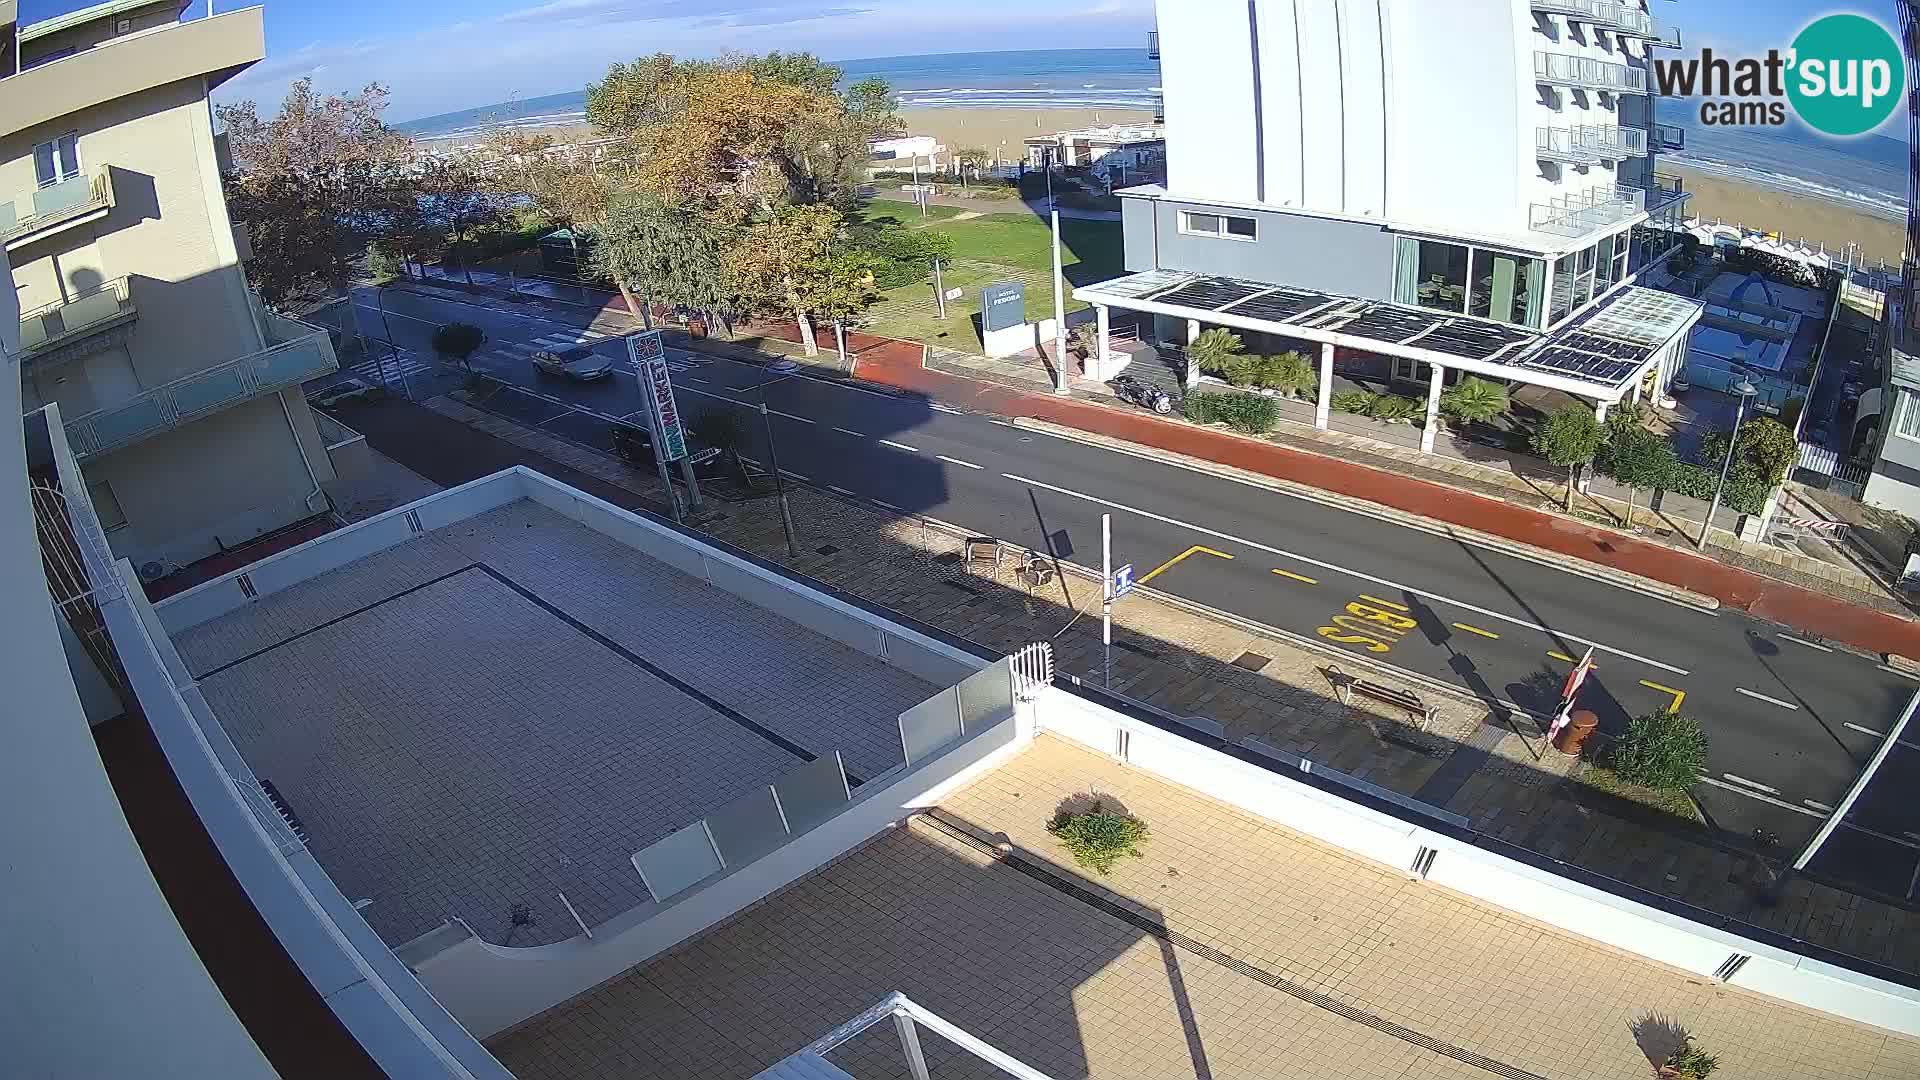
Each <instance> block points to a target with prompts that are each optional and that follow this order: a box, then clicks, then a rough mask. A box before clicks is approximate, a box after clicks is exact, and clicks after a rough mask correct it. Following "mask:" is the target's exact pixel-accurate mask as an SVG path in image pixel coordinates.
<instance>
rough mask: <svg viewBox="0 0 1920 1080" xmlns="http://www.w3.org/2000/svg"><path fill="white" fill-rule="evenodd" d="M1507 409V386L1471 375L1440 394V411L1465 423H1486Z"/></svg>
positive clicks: (1503, 413) (1501, 414) (1504, 412)
mask: <svg viewBox="0 0 1920 1080" xmlns="http://www.w3.org/2000/svg"><path fill="white" fill-rule="evenodd" d="M1507 409H1508V402H1507V388H1506V387H1504V386H1501V385H1500V384H1499V383H1494V382H1488V381H1487V380H1485V379H1477V378H1474V377H1473V376H1471V375H1469V376H1467V377H1466V378H1464V379H1461V380H1460V381H1459V382H1458V383H1456V384H1455V385H1454V387H1453V389H1451V390H1448V391H1447V392H1446V393H1444V394H1441V395H1440V411H1441V412H1444V413H1446V414H1447V416H1449V417H1451V418H1452V419H1454V420H1458V421H1460V422H1461V423H1463V424H1484V423H1486V422H1487V421H1489V420H1491V419H1493V418H1494V417H1496V416H1503V415H1505V414H1506V411H1507Z"/></svg>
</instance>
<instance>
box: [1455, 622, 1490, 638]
mask: <svg viewBox="0 0 1920 1080" xmlns="http://www.w3.org/2000/svg"><path fill="white" fill-rule="evenodd" d="M1453 628H1454V629H1455V630H1465V631H1466V632H1467V633H1469V634H1479V635H1480V636H1481V637H1484V638H1496V639H1497V638H1498V637H1499V636H1500V635H1499V634H1496V633H1494V632H1493V631H1491V630H1482V629H1480V628H1479V627H1477V626H1468V625H1467V624H1466V623H1463V622H1457V623H1454V624H1453Z"/></svg>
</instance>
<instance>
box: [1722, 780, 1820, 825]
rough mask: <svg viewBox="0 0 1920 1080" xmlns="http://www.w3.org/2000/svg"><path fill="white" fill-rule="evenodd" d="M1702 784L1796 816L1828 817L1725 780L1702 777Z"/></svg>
mask: <svg viewBox="0 0 1920 1080" xmlns="http://www.w3.org/2000/svg"><path fill="white" fill-rule="evenodd" d="M1700 782H1701V783H1703V784H1712V785H1713V786H1714V787H1717V788H1719V789H1721V790H1722V791H1731V792H1733V793H1734V794H1736V795H1745V796H1746V797H1747V798H1749V799H1758V800H1760V801H1761V802H1763V803H1768V804H1770V805H1773V806H1778V807H1780V808H1781V809H1783V810H1791V811H1793V812H1794V813H1796V814H1805V815H1807V816H1808V817H1811V818H1818V817H1826V816H1827V815H1825V814H1823V813H1821V812H1820V811H1818V810H1809V809H1807V808H1806V807H1804V806H1795V805H1794V804H1792V803H1790V802H1788V801H1786V800H1785V799H1776V798H1774V797H1773V796H1771V795H1762V794H1760V793H1759V792H1757V791H1751V790H1748V789H1747V788H1743V787H1736V786H1735V785H1733V784H1729V783H1727V782H1726V781H1725V780H1716V779H1714V778H1713V777H1711V776H1703V777H1701V778H1700Z"/></svg>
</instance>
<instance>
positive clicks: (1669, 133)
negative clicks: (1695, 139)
mask: <svg viewBox="0 0 1920 1080" xmlns="http://www.w3.org/2000/svg"><path fill="white" fill-rule="evenodd" d="M1653 145H1654V148H1655V149H1657V150H1685V149H1686V148H1687V129H1686V128H1683V127H1681V126H1680V125H1679V124H1655V125H1653Z"/></svg>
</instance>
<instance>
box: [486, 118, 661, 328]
mask: <svg viewBox="0 0 1920 1080" xmlns="http://www.w3.org/2000/svg"><path fill="white" fill-rule="evenodd" d="M486 154H487V157H488V158H489V159H490V160H491V162H492V174H491V175H492V182H493V185H494V188H495V191H496V193H497V194H499V195H501V196H502V197H504V198H507V199H515V198H524V199H527V200H530V201H531V202H532V203H533V205H534V206H535V207H536V208H537V209H538V210H539V211H540V213H541V214H542V215H544V216H545V217H546V219H547V220H548V221H550V222H552V223H553V224H554V226H555V227H557V228H561V229H565V230H567V233H568V234H569V235H570V236H571V237H572V238H573V254H574V264H575V265H580V264H581V263H582V262H584V261H585V260H583V259H581V258H580V235H581V234H582V233H583V232H587V231H589V230H591V229H592V228H594V227H596V226H598V225H599V224H600V223H601V222H602V221H603V220H604V219H605V218H606V213H607V207H608V205H609V204H610V203H611V202H612V201H613V183H612V181H611V179H609V178H608V177H607V176H606V175H605V174H604V173H602V172H601V171H600V169H599V168H598V167H597V166H596V165H595V163H594V161H593V158H592V156H591V155H590V154H589V153H587V152H586V151H583V150H579V149H576V148H573V147H569V146H562V145H560V144H558V143H556V142H555V141H554V138H553V136H552V135H549V134H544V133H541V132H534V131H525V130H517V129H514V128H508V129H506V130H504V131H501V132H499V133H497V134H495V135H494V136H493V138H492V139H490V140H489V141H488V144H487V148H486ZM621 295H622V297H623V298H624V299H625V300H626V302H627V313H628V314H629V315H632V316H633V317H634V318H636V319H637V318H639V317H640V309H639V306H638V305H637V304H635V303H634V299H633V296H632V295H631V294H629V293H627V292H625V290H622V293H621Z"/></svg>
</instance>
